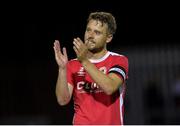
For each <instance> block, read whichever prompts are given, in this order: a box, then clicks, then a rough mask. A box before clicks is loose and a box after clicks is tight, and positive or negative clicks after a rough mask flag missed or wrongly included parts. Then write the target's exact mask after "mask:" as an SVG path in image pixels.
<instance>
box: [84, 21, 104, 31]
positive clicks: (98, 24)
mask: <svg viewBox="0 0 180 126" xmlns="http://www.w3.org/2000/svg"><path fill="white" fill-rule="evenodd" d="M87 27H95V28H97V29H104V30H105V29H107V24H106V23H102V22H101V21H99V20H90V21H89V22H88V24H87Z"/></svg>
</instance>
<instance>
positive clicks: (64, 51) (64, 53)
mask: <svg viewBox="0 0 180 126" xmlns="http://www.w3.org/2000/svg"><path fill="white" fill-rule="evenodd" d="M63 55H64V56H65V57H66V58H67V57H68V56H67V51H66V48H65V47H64V48H63Z"/></svg>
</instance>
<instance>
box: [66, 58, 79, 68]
mask: <svg viewBox="0 0 180 126" xmlns="http://www.w3.org/2000/svg"><path fill="white" fill-rule="evenodd" d="M68 65H70V66H74V65H80V62H79V61H78V60H77V58H76V59H71V60H69V61H68Z"/></svg>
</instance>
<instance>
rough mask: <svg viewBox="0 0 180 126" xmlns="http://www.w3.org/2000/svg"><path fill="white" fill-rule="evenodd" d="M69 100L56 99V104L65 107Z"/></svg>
mask: <svg viewBox="0 0 180 126" xmlns="http://www.w3.org/2000/svg"><path fill="white" fill-rule="evenodd" d="M69 101H70V100H67V99H57V102H58V104H59V105H60V106H65V105H67V104H68V103H69Z"/></svg>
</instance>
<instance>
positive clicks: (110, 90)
mask: <svg viewBox="0 0 180 126" xmlns="http://www.w3.org/2000/svg"><path fill="white" fill-rule="evenodd" d="M114 92H115V91H114V90H113V89H109V90H106V91H105V94H106V95H112V94H113V93H114Z"/></svg>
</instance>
